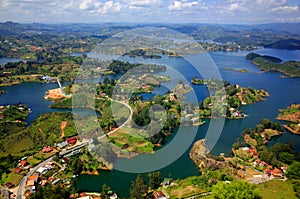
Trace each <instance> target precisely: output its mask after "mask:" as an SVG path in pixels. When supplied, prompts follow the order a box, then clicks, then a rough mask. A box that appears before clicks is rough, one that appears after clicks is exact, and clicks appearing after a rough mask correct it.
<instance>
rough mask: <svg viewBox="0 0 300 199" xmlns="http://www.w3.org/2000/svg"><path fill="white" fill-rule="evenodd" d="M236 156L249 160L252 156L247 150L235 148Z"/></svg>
mask: <svg viewBox="0 0 300 199" xmlns="http://www.w3.org/2000/svg"><path fill="white" fill-rule="evenodd" d="M235 153H236V156H238V157H239V158H241V159H243V160H249V159H251V158H252V156H251V155H250V153H248V151H243V150H242V149H237V150H235Z"/></svg>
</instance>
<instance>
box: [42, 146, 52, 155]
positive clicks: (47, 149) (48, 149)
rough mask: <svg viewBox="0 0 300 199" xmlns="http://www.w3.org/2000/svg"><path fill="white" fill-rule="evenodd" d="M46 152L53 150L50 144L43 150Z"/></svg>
mask: <svg viewBox="0 0 300 199" xmlns="http://www.w3.org/2000/svg"><path fill="white" fill-rule="evenodd" d="M42 151H43V152H44V153H49V152H51V151H53V149H52V147H50V146H48V147H44V148H43V150H42Z"/></svg>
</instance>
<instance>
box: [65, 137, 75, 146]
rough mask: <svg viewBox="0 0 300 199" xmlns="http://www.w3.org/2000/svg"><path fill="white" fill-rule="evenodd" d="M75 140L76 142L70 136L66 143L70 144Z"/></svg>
mask: <svg viewBox="0 0 300 199" xmlns="http://www.w3.org/2000/svg"><path fill="white" fill-rule="evenodd" d="M76 142H77V139H76V138H70V139H68V140H67V143H68V144H70V145H73V144H76Z"/></svg>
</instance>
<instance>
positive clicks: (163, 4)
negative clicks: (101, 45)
mask: <svg viewBox="0 0 300 199" xmlns="http://www.w3.org/2000/svg"><path fill="white" fill-rule="evenodd" d="M299 9H300V0H0V22H5V21H14V22H38V23H65V22H67V23H98V22H100V23H101V22H137V23H149V22H150V23H152V22H155V23H165V22H167V23H219V24H262V23H278V22H280V23H290V22H300V11H299Z"/></svg>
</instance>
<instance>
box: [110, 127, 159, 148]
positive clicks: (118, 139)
mask: <svg viewBox="0 0 300 199" xmlns="http://www.w3.org/2000/svg"><path fill="white" fill-rule="evenodd" d="M144 137H145V134H144V132H141V131H137V130H135V129H131V128H122V129H120V130H119V131H117V132H115V133H113V134H112V135H111V136H110V139H111V140H113V141H114V144H115V145H116V146H118V147H122V146H124V145H125V144H127V145H128V147H127V148H126V149H124V150H128V151H135V152H137V153H149V152H152V151H153V148H154V145H153V144H152V143H151V142H149V141H147V140H146V139H145V138H144Z"/></svg>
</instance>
